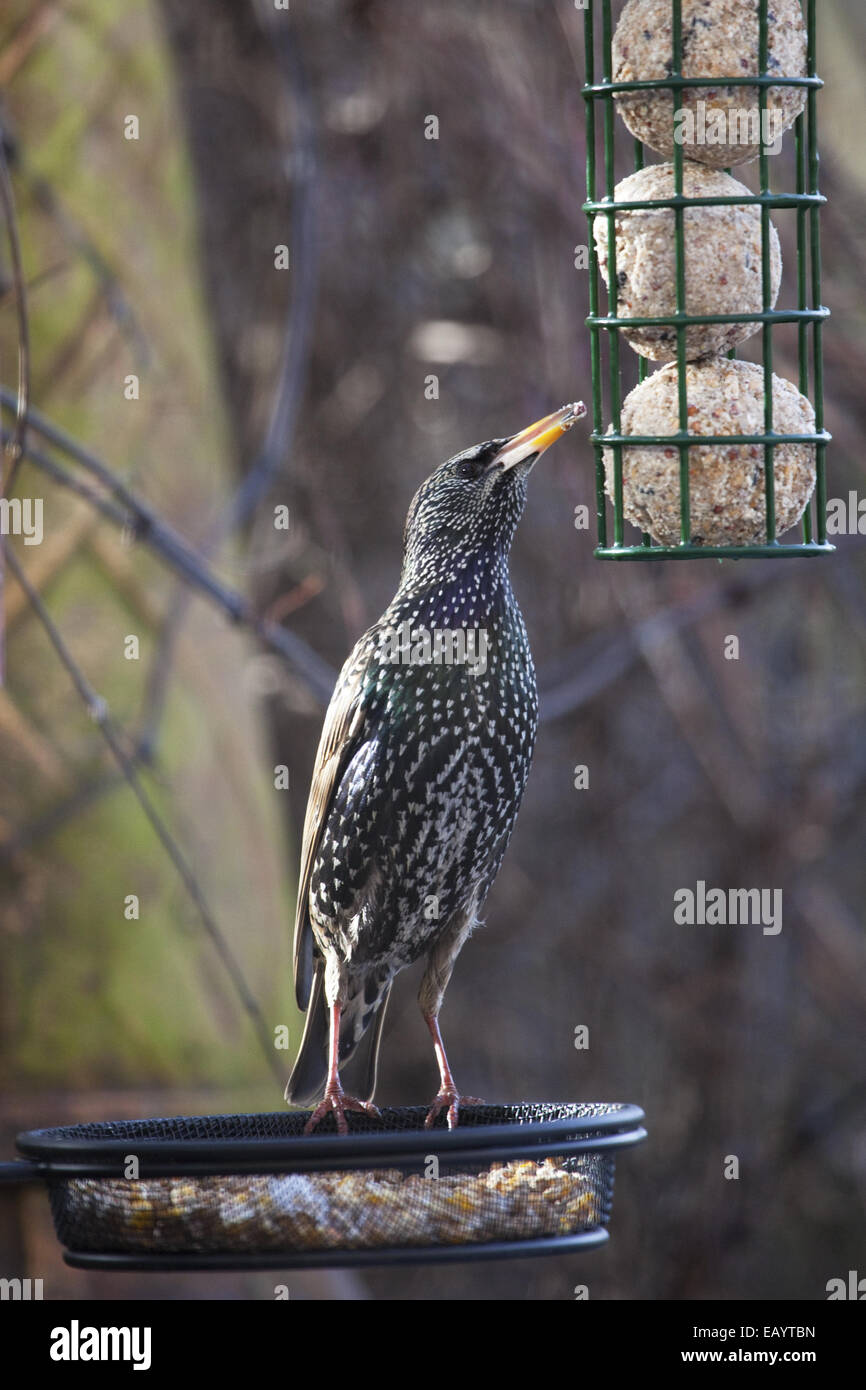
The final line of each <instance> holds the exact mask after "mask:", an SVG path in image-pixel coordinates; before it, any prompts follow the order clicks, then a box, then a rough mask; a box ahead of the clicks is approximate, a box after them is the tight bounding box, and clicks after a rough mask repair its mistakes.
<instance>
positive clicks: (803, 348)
mask: <svg viewBox="0 0 866 1390" xmlns="http://www.w3.org/2000/svg"><path fill="white" fill-rule="evenodd" d="M713 2H714V0H713ZM685 3H686V0H670V24H671V30H670V37H671V49H670V52H671V59H670V62H669V64H668V67H667V71H666V75H665V76H664V77H661V78H657V77H654V78H652V79H645V80H629V81H615V80H614V79H613V73H614V67H613V56H612V47H613V34H614V26H613V20H612V13H611V0H587V3H586V7H585V14H584V25H585V52H586V77H585V83H584V87H583V94H584V97H585V100H586V141H587V180H586V183H587V202H586V203H585V204H584V210H585V211H586V213H587V216H588V219H589V227H590V237H589V272H590V281H589V305H590V313H589V317H588V319H587V323H588V325H589V329H590V348H591V369H592V388H593V433H592V442H593V444H594V446H595V455H596V501H597V520H598V545H597V548H596V550H595V554H596V556H597V557H598V558H600V559H605V560H661V559H697V558H701V559H705V558H708V557H715V558H719V559H724V558H731V559H737V558H745V557H758V558H762V559H783V558H791V557H797V556H818V555H825V554H828V553H832V551H833V549H834V547H833V546H832V545H830V544H829V543H828V542H827V533H826V503H827V494H826V481H825V453H826V446H827V442H828V441H829V439H830V435H829V434H828V433H827V432H826V430H825V429H824V405H823V358H822V329H823V323H824V320H825V319H826V318H827V317H828V310H827V309H825V308H824V307H822V305H821V249H820V227H819V215H820V208H821V205H822V204H823V203H824V202H825V199H824V197H823V196H822V194H821V193H820V191H819V187H818V164H819V160H818V127H817V112H816V95H817V91H818V89H819V88H820V87H821V86H822V85H823V84H822V82H821V80H820V79H819V78H818V77H817V75H816V71H815V52H816V13H815V10H816V6H815V0H803V3H802V18H803V22H804V24H805V27H806V34H807V62H806V72H805V74H804V75H802V76H795V77H787V76H784V75H780V74H779V73H778V71H776V72H773V71H772V70H771V68H772V66H773V63H771V62H770V61H769V50H770V41H769V35H770V25H771V23H776V22H777V16H776V15H775V13H773V14H772V15H771V11H772V5H771V3H770V0H755V7H756V9H757V14H758V25H759V55H758V74H757V75H755V74H753V73H752V74H750V75H748V76H744V75H743V72H742V70H741V71H740V72H739V73H736V74H732V75H731V76H730V77H728V76H724V75H719V74H718V72H716V73H715V74H714V75H712V76H690V77H684V76H683V59H684V53H685V52H686V47H687V41H688V34H687V32H685V31H684V21H683V7H684V4H685ZM621 8H622V7H620V11H621ZM777 8H778V7H777ZM702 13H705V14H706V13H709V11H703V12H702ZM655 14H656V18H658V16H659V11H658V7H657V8H656V11H655ZM599 15H600V20H601V24H600V34H599V25H598V24H597V22H596V21H597V19H598V17H599ZM692 19H693V22H694V23H701V24H704V23H705V22H706V21H705V20H704V19H703V18H697V19H696V18H695V17H694V16H693V17H692ZM666 32H667V31H666V30H665V33H666ZM645 37H646V38H647V39H650V38H651V37H652V35H651V34H650V33H649V32H647V33H646V34H645ZM599 38H600V54H601V69H602V80H601V81H598V80H597V76H596V74H597V58H598V55H597V52H596V43H597V41H598V40H599ZM774 61H775V60H774ZM746 66H747V63H746V62H745V61H744V62H743V63H742V67H746ZM720 87H722V88H725V89H727V88H731V89H736V90H740V89H751V90H752V93H753V92H754V89H756V88H757V92H758V110H759V112H760V121H761V144H760V153H759V157H758V169H759V175H760V192H759V193H757V194H754V195H752V194H749V195H748V196H746V194H742V195H740V196H729V197H725V196H706V197H688V196H686V195H685V194H684V192H683V188H684V178H683V168H684V163H685V154H684V148H683V143H682V142H681V141H678V140H677V139H674V140H673V153H672V163H673V175H674V192H673V196H671V197H669V198H664V197H661V198H658V199H654V200H653V201H651V202H650V201H641V200H629V199H620V200H617V198H616V196H615V160H616V153H617V145H618V140H617V135H618V133H619V134H620V135H621V134H627V131H626V126H625V124H624V123H623V122H622V121H621V120H620V119H619V116H618V114H617V109H616V104H615V100H614V98H615V95H620V96H621V95H622V94H623V93H629V92H641V93H647V95H648V99H649V98H650V97H651V94H652V93H653V92H655V91H656V90H662V91H665V92H672V93H673V94H674V96H673V99H672V100H671V102H670V106H671V115H672V120H675V116H676V109H675V108H676V107H677V106H678V105H680V104H681V103H682V102H683V101H684V98H683V97H682V93H684V92H685V91H687V90H689V89H697V90H698V91H704V90H707V89H709V93H708V95H712V93H713V91H715V90H718V89H719V88H720ZM770 88H772V89H774V91H775V90H777V89H787V88H791V89H793V88H798V89H805V90H806V93H807V98H806V106H805V110H804V111H803V112H802V113H801V114H800V115H799V116H798V118H797V119H796V121H795V123H794V151H795V158H794V164H795V168H796V192H790V191H789V192H773V191H771V187H770V173H769V166H770V159H769V157H768V146H767V145H766V143H764V141H765V138H766V137H765V131H766V126H765V113H766V110H767V99H768V91H769V89H770ZM678 98H679V100H678ZM744 99H747V91H746V90H744ZM697 101H698V97H697V96H696V97H695V104H697ZM599 103H600V104H601V119H600V120H597V110H598V107H599ZM674 129H676V127H675V126H674ZM681 133H682V132H681ZM599 138H600V143H601V146H602V150H603V160H604V190H603V195H602V196H601V197H600V196H599V179H598V170H597V162H598V161H597V149H596V145H597V141H598V140H599ZM628 138H629V139H631V137H630V136H629V137H628ZM646 152H647V147H645V146H644V145H643V144H642V143H641V141H640V140H639V139H635V140H634V169H635V170H636V171H637V170H641V169H644V168H645V159H646ZM652 157H653V159H655V158H662V159H663V158H666V156H664V155H653V156H652ZM727 172H729V173H730V172H731V171H730V170H728V171H727ZM733 172H734V173H738V172H739V169H738V168H737V169H735V170H734V171H733ZM724 204H736V205H738V206H739V205H744V206H748V205H753V206H754V207H755V208H757V209H759V211H760V220H761V238H760V240H761V279H762V291H763V293H762V300H763V307H762V309H761V311H760V312H756V311H754V307H753V308H752V309H750V311H749V312H747V313H746V312H743V313H731V314H718V315H709V314H707V315H690V314H688V313H687V312H686V289H687V286H686V246H685V242H686V235H685V216H686V209H687V208H690V207H701V206H703V207H714V206H721V205H724ZM649 208H652V209H656V210H663V209H672V210H673V227H672V232H673V238H674V243H675V248H674V249H675V267H676V285H675V289H676V312H675V313H674V314H672V315H669V316H665V317H649V316H645V317H639V316H635V317H624V316H623V317H621V316H620V315H619V313H618V280H617V266H616V255H617V250H616V234H615V226H616V217H617V214H618V213H619V212H621V211H630V212H634V211H635V210H639V209H649ZM774 208H786V209H794V210H795V211H796V222H797V307H796V308H787V309H785V308H778V309H777V308H774V307H773V294H772V289H771V221H770V214H771V212H772V210H773V209H774ZM597 218H605V219H606V221H607V260H608V265H607V269H608V277H607V278H608V313H607V314H606V315H603V314H601V313H600V311H599V275H600V270H599V259H598V255H597V251H596V247H595V244H594V236H593V229H594V223H595V220H596V219H597ZM721 250H722V248H720V251H721ZM747 322H748V323H750V324H752V323H754V324H755V325H756V326H757V325H760V330H761V338H762V363H763V397H764V428H763V431H762V432H760V433H750V434H742V435H738V434H725V433H722V434H718V435H711V434H708V433H690V431H689V399H688V390H687V382H686V367H687V365H688V363H687V357H686V333H687V330H688V328H689V327H690V326H693V325H704V324H736V323H747ZM782 324H794V325H796V328H797V334H798V359H799V390H800V392H801V393H802V395H803V396H804V397H806V398H807V399H809V400H811V402H812V405H813V406H814V412H815V428H814V433H812V432H804V433H796V434H795V433H790V434H784V433H781V432H777V431H776V430H774V428H773V416H774V400H773V396H774V392H773V391H772V390H769V389H767V383H769V382H771V381H772V380H773V334H774V331H776V330H777V329H778V328H779V326H780V325H782ZM662 327H667V328H669V329H673V330H674V333H675V338H676V374H677V395H678V402H677V404H678V424H679V429H678V431H677V432H676V433H672V434H649V433H648V434H645V435H644V434H637V433H634V432H629V433H624V432H623V422H622V410H623V374H622V359H621V353H620V341H619V335H620V333H621V332H622V331H623V329H641V328H643V329H647V328H662ZM603 339H606V340H607V355H608V367H609V371H608V372H607V373H605V372H604V370H603V362H602V358H603V351H602V340H603ZM810 339H811V343H810ZM726 355H727V356H728V357H731V358H732V357H735V356H736V350H732V351H730V352H728V353H727V354H726ZM605 375H607V378H608V385H607V391H606V390H605V380H604V378H605ZM648 376H649V372H648V364H647V362H646V359H645V358H644V357H641V358H640V365H639V369H638V383H642V382H644V381H645V380H647V379H648ZM810 378H811V379H810ZM810 387H811V394H810ZM698 441H699V443H700V444H701V445H704V446H716V447H717V448H722V449H723V448H725V447H730V448H734V447H736V446H741V445H748V446H757V448H758V449H759V450H760V451H761V453H762V454H763V487H762V489H761V491H762V492H763V495H764V506H765V513H766V515H765V527H762V528H761V532H762V534H761V537H760V540H759V543H750V544H721V545H720V544H709V543H703V542H702V538H701V537H700V536H699V535H696V534H695V530H694V527H693V520H692V514H691V511H692V509H691V505H690V469H689V452H690V444H694V443H696V442H698ZM789 444H812V445H814V447H815V486H814V493H813V497H812V499H811V500H810V502H809V504H808V505H807V506H806V510H805V512H804V514H803V517H802V521H801V523H800V534H799V536H797V539H795V540H794V541H786V542H784V543H782V542H780V541H779V539H778V537H777V529H778V528H777V508H776V481H777V480H776V478H775V477H774V458H775V456H776V451H777V450H778V449H779V448H780V446H783V445H789ZM629 446H631V448H632V449H635V450H637V449H638V448H643V447H645V446H658V447H663V448H665V449H666V450H668V451H669V453H668V457H670V458H673V457H674V451H676V452H677V453H678V454H679V469H678V480H677V482H676V489H677V491H678V499H677V500H678V514H679V515H678V519H679V527H678V529H679V537H678V542H677V543H676V544H671V543H660V542H659V541H658V540H657V539H653V538H652V537H651V536H650V535H649V534H648V533H646V532H644V533H643V534H642V535H641V539H640V540H639V542H637V543H635V544H630V543H628V540H627V538H626V533H625V521H626V516H625V509H624V497H623V451H624V449H627V448H629ZM608 450H610V453H611V454H612V470H611V473H612V476H611V478H610V483H609V486H610V491H611V493H612V498H611V501H612V507H611V510H612V527H611V526H610V518H609V515H608V508H609V502H608V498H607V496H606V487H605V483H606V478H605V461H604V455H605V453H606V452H607V451H608ZM757 458H758V459H759V460H760V453H758V454H757ZM758 466H759V467H760V463H759V465H758ZM756 476H757V477H758V478H759V477H760V473H758V474H757V475H756ZM813 506H814V513H815V515H814V517H813ZM611 531H612V534H611ZM793 534H794V535H795V536H796V535H797V533H796V532H794V533H793ZM636 535H637V532H636ZM667 539H668V541H669V540H670V538H669V537H668V538H667Z"/></svg>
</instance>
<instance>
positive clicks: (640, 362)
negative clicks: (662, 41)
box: [619, 140, 653, 549]
mask: <svg viewBox="0 0 866 1390" xmlns="http://www.w3.org/2000/svg"><path fill="white" fill-rule="evenodd" d="M644 155H645V152H644V147H643V144H642V142H641V141H640V140H635V142H634V168H635V173H640V171H641V169H643V167H644V164H645V163H646V160H645V157H644ZM619 322H620V323H622V322H623V320H622V319H620V320H619ZM648 376H649V362H648V361H647V359H646V358H645V357H643V356H641V355H640V354H639V355H638V359H637V380H638V385H639V386H641V385H643V383H644V382H645V381H646V379H647V377H648ZM652 543H653V538H652V536H651V535H650V534H649V532H648V531H643V532H642V533H641V545H642V546H644V547H645V548H646V549H649V548H650V547H651V546H652Z"/></svg>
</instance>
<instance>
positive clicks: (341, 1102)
mask: <svg viewBox="0 0 866 1390" xmlns="http://www.w3.org/2000/svg"><path fill="white" fill-rule="evenodd" d="M332 1110H333V1112H334V1118H335V1120H336V1121H337V1133H338V1134H348V1133H349V1126H348V1124H347V1123H346V1111H347V1110H359V1111H360V1112H361V1114H362V1115H374V1116H375V1117H376V1119H377V1120H381V1118H382V1116H381V1114H380V1112H379V1110H378V1109H377V1107H376V1106H375V1105H374V1104H373V1102H372V1101H371V1100H356V1099H355V1097H354V1096H347V1095H346V1092H345V1091H344V1090H343V1088H342V1086H340V1085H339V1083H338V1084H337V1085H336V1086H329V1087H328V1089H327V1090H326V1091H325V1098H324V1100H321V1101H319V1104H318V1105H317V1106H316V1108H315V1110H314V1111H313V1113H312V1115H311V1116H310V1118H309V1119H308V1120H307V1123H306V1124H305V1125H304V1133H305V1134H312V1132H313V1130H314V1129H315V1128H316V1125H317V1124H318V1123H319V1121H320V1120H323V1119H324V1118H325V1116H326V1115H327V1114H328V1113H329V1112H330V1111H332Z"/></svg>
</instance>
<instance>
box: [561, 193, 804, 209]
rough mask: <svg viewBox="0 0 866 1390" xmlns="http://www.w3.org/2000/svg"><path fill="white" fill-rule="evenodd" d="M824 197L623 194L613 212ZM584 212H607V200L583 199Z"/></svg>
mask: <svg viewBox="0 0 866 1390" xmlns="http://www.w3.org/2000/svg"><path fill="white" fill-rule="evenodd" d="M826 201H827V199H826V198H825V197H824V195H823V194H822V193H804V194H802V195H801V194H798V193H766V194H764V193H715V194H702V195H701V197H700V198H686V197H685V196H683V197H677V196H672V197H670V198H652V199H647V198H623V199H622V200H618V201H617V203H616V210H617V212H644V211H646V210H652V211H653V212H658V210H659V208H676V207H688V208H723V207H738V208H740V207H746V208H747V207H764V206H766V207H768V208H797V207H808V208H814V207H823V206H824V204H825V203H826ZM583 210H584V212H609V211H610V202H609V201H605V202H601V203H597V202H586V203H584V205H583Z"/></svg>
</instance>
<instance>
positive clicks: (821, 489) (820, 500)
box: [806, 0, 827, 541]
mask: <svg viewBox="0 0 866 1390" xmlns="http://www.w3.org/2000/svg"><path fill="white" fill-rule="evenodd" d="M806 25H807V31H808V36H809V37H808V52H807V64H808V71H809V75H810V76H814V73H815V64H816V61H817V45H818V26H817V22H816V15H815V0H808V5H807V15H806ZM807 107H808V112H809V187H810V189H811V190H812V191H813V192H817V189H818V177H819V158H818V100H817V93H816V91H815V89H814V88H810V91H809V97H808V101H807ZM809 232H810V240H811V253H812V255H811V260H812V303H813V304H816V305H818V304H820V303H821V224H820V221H819V218H818V213H817V211H814V210H813V211H812V213H811V214H810V227H809ZM812 332H813V334H814V337H813V340H812V346H813V350H814V359H813V380H814V386H815V399H814V402H813V404H814V407H815V429H816V430H819V431H820V430H823V428H824V332H823V327H822V325H821V323H816V324H815V326H814V328H813V330H812ZM815 466H816V483H815V509H816V513H817V518H818V540H819V541H825V540H826V539H827V475H826V446H825V445H823V444H819V445H818V449H817V456H816V460H815Z"/></svg>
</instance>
